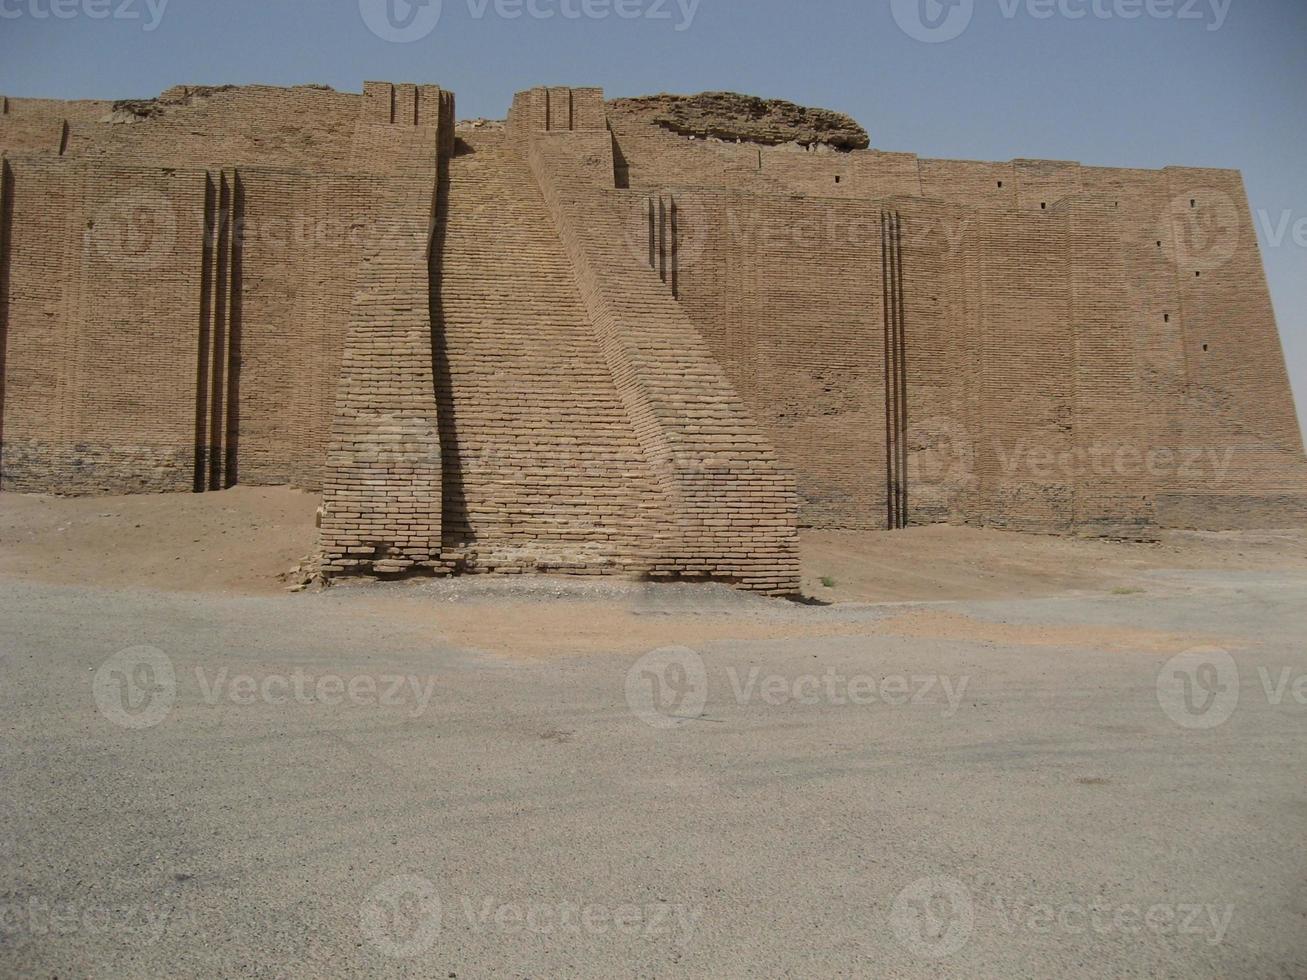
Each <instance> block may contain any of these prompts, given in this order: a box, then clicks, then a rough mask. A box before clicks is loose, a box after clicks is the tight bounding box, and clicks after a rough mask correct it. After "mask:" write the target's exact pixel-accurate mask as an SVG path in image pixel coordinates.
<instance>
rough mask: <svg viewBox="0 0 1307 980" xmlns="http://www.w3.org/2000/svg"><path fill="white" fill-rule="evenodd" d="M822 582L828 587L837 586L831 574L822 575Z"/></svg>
mask: <svg viewBox="0 0 1307 980" xmlns="http://www.w3.org/2000/svg"><path fill="white" fill-rule="evenodd" d="M821 584H822V585H823V586H824V587H825V588H828V589H833V588H835V580H834V579H833V578H831V577H830V576H829V575H823V576H822V577H821Z"/></svg>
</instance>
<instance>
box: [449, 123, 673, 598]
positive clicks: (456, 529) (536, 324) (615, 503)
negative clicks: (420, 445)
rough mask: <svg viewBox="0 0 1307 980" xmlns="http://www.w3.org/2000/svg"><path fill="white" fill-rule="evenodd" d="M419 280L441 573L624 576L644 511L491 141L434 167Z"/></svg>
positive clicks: (534, 205) (590, 335)
mask: <svg viewBox="0 0 1307 980" xmlns="http://www.w3.org/2000/svg"><path fill="white" fill-rule="evenodd" d="M442 201H443V204H442V209H441V214H440V219H439V221H438V227H437V236H436V245H435V247H436V256H437V258H436V261H437V262H438V268H437V270H436V274H435V275H433V277H432V290H433V294H432V319H433V325H434V330H435V346H436V350H435V362H436V390H437V392H438V393H439V399H440V426H441V443H442V450H443V452H442V456H443V471H444V505H443V511H444V521H443V529H444V530H443V548H442V552H443V558H444V560H445V561H446V562H447V563H452V564H454V565H455V566H456V567H459V568H461V569H463V570H465V571H496V572H515V571H563V572H569V573H586V572H595V573H599V572H613V571H638V570H643V569H645V568H647V567H648V559H647V555H646V554H645V553H644V552H645V550H646V549H648V548H649V547H650V543H651V535H653V534H654V533H655V532H654V523H655V521H656V518H655V515H656V514H657V512H658V510H659V504H660V500H659V498H658V493H659V491H658V489H657V485H656V483H655V480H654V477H653V474H652V472H651V470H650V468H649V466H648V465H647V463H646V461H645V459H644V458H643V455H642V454H641V450H640V447H639V444H638V443H637V441H636V437H635V433H634V431H633V429H632V426H631V422H630V419H629V418H628V417H627V414H626V411H625V408H624V407H623V405H622V402H621V400H620V398H619V397H618V394H617V391H616V389H615V387H614V384H613V380H612V377H611V375H610V372H609V370H608V367H607V365H606V362H605V360H604V356H603V353H602V351H601V349H600V347H599V343H598V341H597V339H596V337H595V335H594V332H593V330H592V329H591V326H590V323H589V320H588V317H587V313H586V309H585V307H584V305H583V303H582V300H581V296H580V294H579V292H578V289H577V285H576V281H575V278H574V275H573V271H572V266H571V263H570V261H569V259H568V256H567V254H566V252H565V251H564V249H563V246H562V243H561V241H560V240H559V238H558V234H557V232H556V230H555V228H554V225H553V222H552V219H551V217H550V214H549V212H548V210H547V209H546V206H545V203H544V200H543V198H542V197H541V195H540V191H539V188H538V186H537V184H536V182H535V179H534V178H533V176H532V174H531V172H530V170H529V169H528V167H527V164H526V163H525V162H524V161H523V160H522V159H521V158H520V157H519V156H518V155H517V154H516V152H515V151H514V150H513V149H511V148H510V147H509V146H507V145H505V143H504V141H503V137H502V134H501V133H498V132H488V133H477V134H463V138H462V139H461V140H460V142H459V145H458V148H457V151H456V153H455V156H454V157H453V159H452V160H451V161H450V163H449V181H448V188H447V190H446V191H445V192H444V193H442Z"/></svg>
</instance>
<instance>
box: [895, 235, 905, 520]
mask: <svg viewBox="0 0 1307 980" xmlns="http://www.w3.org/2000/svg"><path fill="white" fill-rule="evenodd" d="M894 267H895V276H894V297H895V300H896V301H897V303H898V315H897V316H896V317H895V322H896V323H897V324H898V331H899V339H898V353H899V371H898V375H899V384H898V399H899V437H898V445H899V527H901V528H903V527H907V526H908V489H909V488H908V336H907V325H906V323H905V320H906V313H905V310H904V297H903V219H902V217H901V216H900V215H899V213H898V212H897V211H896V212H895V213H894Z"/></svg>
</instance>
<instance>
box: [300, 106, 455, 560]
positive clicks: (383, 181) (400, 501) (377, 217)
mask: <svg viewBox="0 0 1307 980" xmlns="http://www.w3.org/2000/svg"><path fill="white" fill-rule="evenodd" d="M387 90H389V91H387ZM426 94H427V98H426V99H422V97H421V93H420V92H419V90H418V89H416V88H415V87H411V86H394V87H393V88H392V87H391V86H389V85H386V86H384V87H383V86H375V85H374V86H370V87H369V90H368V97H367V98H365V99H364V100H362V103H361V105H360V127H359V135H358V137H357V141H358V142H359V143H361V144H362V147H358V146H356V158H355V159H356V165H359V166H362V165H363V160H362V158H361V150H363V149H365V150H366V151H367V156H368V161H369V163H368V166H369V168H370V169H371V170H373V171H374V172H376V173H377V178H376V180H375V181H374V184H373V187H374V190H375V192H376V193H375V194H374V195H373V196H372V197H371V199H370V201H369V205H370V207H369V210H368V212H367V213H366V215H365V220H366V223H367V227H368V229H369V232H370V233H369V234H367V235H366V236H365V241H364V245H363V251H362V256H361V262H360V263H359V264H358V267H357V270H356V272H355V275H354V280H353V294H352V297H351V302H350V309H349V320H348V324H349V325H348V331H347V333H346V336H345V344H344V351H343V354H342V358H341V369H340V376H339V381H338V385H337V389H336V399H335V404H334V410H333V414H332V424H331V438H330V442H329V445H328V449H327V458H326V467H325V475H324V479H323V516H322V521H321V535H320V541H319V544H320V548H321V550H322V556H323V562H324V566H325V567H326V569H327V570H328V571H330V572H333V573H336V574H340V573H352V572H360V571H373V572H381V573H398V572H407V571H412V570H415V569H418V568H428V569H430V568H437V567H440V562H441V495H442V489H441V488H442V476H441V447H440V428H439V425H440V423H439V416H438V408H437V393H436V386H435V371H434V361H433V356H432V355H433V351H432V327H431V308H430V261H431V244H432V233H433V230H434V228H435V218H436V203H437V193H438V183H437V182H438V173H439V162H440V156H441V152H442V147H448V146H449V145H450V142H451V141H450V139H449V137H448V136H447V135H445V132H444V131H442V123H444V122H445V121H446V120H448V119H449V118H450V117H452V114H453V105H452V96H451V95H449V93H442V92H440V91H439V90H438V89H435V90H432V91H429V92H428V93H426ZM445 102H447V103H448V104H447V105H442V103H445ZM396 106H398V107H399V109H400V111H396ZM408 106H412V112H411V113H410V112H409V111H407V107H408ZM424 106H425V108H426V111H424V110H423V107H424ZM432 110H434V111H432Z"/></svg>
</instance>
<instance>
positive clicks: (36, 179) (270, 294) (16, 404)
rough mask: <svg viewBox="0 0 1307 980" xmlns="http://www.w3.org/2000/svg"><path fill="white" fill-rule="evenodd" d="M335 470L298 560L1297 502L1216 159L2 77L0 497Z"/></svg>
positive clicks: (520, 551) (286, 92) (502, 559)
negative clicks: (28, 93) (103, 91)
mask: <svg viewBox="0 0 1307 980" xmlns="http://www.w3.org/2000/svg"><path fill="white" fill-rule="evenodd" d="M236 483H246V484H285V483H289V484H295V485H299V486H303V487H308V488H315V489H316V488H321V489H322V491H323V496H324V508H323V518H322V535H321V546H322V551H323V556H324V563H325V569H326V570H327V571H328V573H331V574H343V573H351V572H380V573H383V574H384V573H400V572H410V571H427V572H433V573H449V572H459V571H465V572H498V573H517V572H527V571H561V572H570V573H577V574H595V573H622V574H638V575H647V576H653V577H676V576H687V577H710V578H716V579H720V580H725V581H731V582H734V583H737V584H739V585H740V586H742V587H746V588H750V589H755V590H758V591H762V592H766V593H777V594H781V593H789V592H794V591H796V590H797V588H798V558H797V544H796V542H797V538H796V529H797V527H798V526H799V525H800V524H804V525H809V526H816V527H843V528H868V529H870V528H883V527H898V526H902V525H904V524H908V523H930V522H936V521H954V522H972V523H983V524H993V525H998V526H1003V527H1009V528H1014V529H1020V530H1031V531H1043V532H1057V533H1067V532H1078V533H1093V534H1110V535H1120V534H1139V533H1146V532H1147V529H1148V527H1150V526H1152V525H1161V526H1187V527H1212V528H1220V527H1247V526H1268V525H1274V524H1286V523H1301V522H1302V521H1304V520H1307V461H1305V460H1304V455H1303V442H1302V435H1301V432H1300V430H1299V426H1298V422H1297V417H1296V414H1295V412H1294V406H1293V401H1292V396H1291V394H1290V389H1289V382H1288V375H1287V371H1286V369H1285V364H1284V356H1283V352H1282V349H1281V346H1280V341H1279V335H1278V332H1277V328H1276V324H1275V317H1274V313H1273V310H1272V307H1271V302H1270V294H1269V290H1268V288H1267V284H1266V279H1265V275H1264V273H1263V269H1262V261H1261V256H1260V254H1259V251H1258V246H1257V241H1256V234H1255V230H1254V227H1253V222H1252V216H1251V211H1250V208H1249V206H1248V201H1247V198H1246V195H1245V192H1244V189H1243V184H1242V181H1241V179H1240V177H1239V175H1238V174H1237V173H1236V172H1233V171H1226V170H1201V169H1192V168H1181V167H1169V168H1166V169H1165V170H1160V171H1149V170H1138V169H1113V168H1103V167H1082V166H1081V165H1079V164H1077V163H1074V162H1071V161H1048V160H1014V161H1009V162H1004V163H986V162H979V161H965V160H931V159H920V158H918V157H917V156H915V155H913V154H911V153H888V152H884V151H879V150H857V151H853V152H837V151H835V150H833V149H832V148H830V147H828V146H812V147H803V146H800V145H798V144H797V143H795V144H792V145H777V146H759V145H753V144H749V143H739V142H729V143H728V142H721V141H718V140H713V139H702V138H700V139H691V138H687V137H684V136H677V135H675V134H674V133H671V132H669V131H666V130H662V129H657V128H652V127H650V126H649V125H648V124H646V123H641V122H640V121H639V120H638V119H637V118H635V117H633V116H632V115H631V114H629V113H620V112H614V114H612V116H611V117H610V116H609V115H608V113H606V111H605V104H604V101H603V93H602V91H600V90H599V89H594V88H587V89H580V88H536V89H531V90H528V91H525V92H522V93H519V94H518V95H517V96H516V97H515V99H514V101H513V106H512V108H511V111H510V113H509V118H508V122H507V124H506V126H504V127H502V128H501V127H497V126H494V125H491V126H465V127H456V125H455V116H454V100H453V97H452V94H451V93H449V92H446V91H443V90H442V89H440V88H439V87H438V86H434V85H422V84H397V83H390V82H367V83H365V85H364V87H363V92H362V93H361V94H350V93H339V92H334V91H332V90H330V89H326V88H322V87H317V86H299V87H296V88H291V89H280V88H272V87H267V86H249V87H242V88H234V87H225V88H188V87H178V88H174V89H171V90H169V91H168V92H165V93H163V95H161V96H160V97H159V98H157V99H153V100H139V101H131V102H110V101H84V102H58V101H53V100H34V99H13V98H5V97H3V96H0V490H7V491H39V492H56V493H99V492H124V491H150V492H157V491H180V490H195V491H211V490H220V489H223V488H225V487H228V486H231V485H233V484H236Z"/></svg>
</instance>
